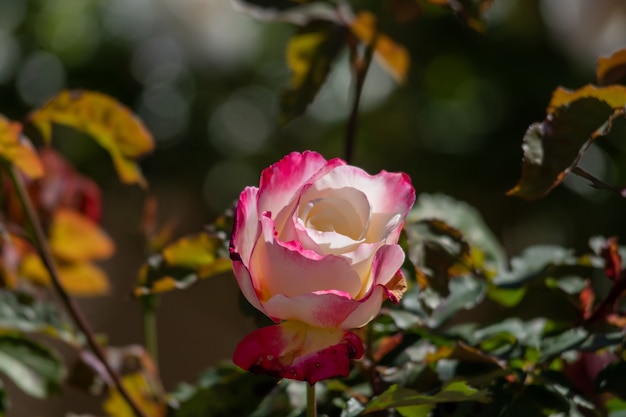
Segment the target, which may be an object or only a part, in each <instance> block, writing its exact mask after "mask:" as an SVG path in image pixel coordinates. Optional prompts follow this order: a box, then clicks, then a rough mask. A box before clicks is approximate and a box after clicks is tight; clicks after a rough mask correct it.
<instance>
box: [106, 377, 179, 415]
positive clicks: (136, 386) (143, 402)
mask: <svg viewBox="0 0 626 417" xmlns="http://www.w3.org/2000/svg"><path fill="white" fill-rule="evenodd" d="M122 384H123V385H124V388H126V389H127V390H128V392H129V394H130V396H131V397H132V398H133V400H135V402H136V404H137V406H138V407H139V408H140V409H141V410H142V411H143V412H144V414H145V415H146V416H150V417H164V416H165V413H166V411H167V410H166V406H165V403H164V402H163V401H162V400H160V398H159V397H160V395H159V393H158V390H157V389H156V388H155V387H154V386H152V385H151V384H150V382H149V381H148V380H147V379H146V377H145V376H144V375H143V374H142V373H141V372H135V373H132V374H129V375H126V376H124V377H123V378H122ZM102 408H103V409H104V411H105V412H106V413H107V415H108V416H109V417H135V414H134V413H133V411H132V410H131V409H130V407H129V406H128V404H127V403H126V401H125V400H124V398H123V397H122V396H121V395H120V394H119V392H118V391H116V390H113V389H112V390H111V392H110V393H109V397H108V398H107V399H106V400H105V401H104V404H103V405H102Z"/></svg>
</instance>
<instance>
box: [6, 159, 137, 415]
mask: <svg viewBox="0 0 626 417" xmlns="http://www.w3.org/2000/svg"><path fill="white" fill-rule="evenodd" d="M7 168H8V172H9V176H10V177H11V181H12V183H13V186H14V187H15V190H16V192H17V195H18V197H19V199H20V202H21V203H22V206H23V207H24V212H25V214H26V218H27V219H28V222H29V224H30V226H31V228H32V232H33V238H34V240H35V244H36V245H37V249H38V250H39V253H40V255H41V259H42V261H43V263H44V265H45V267H46V269H47V270H48V273H49V274H50V280H51V281H52V287H53V288H54V291H55V292H56V294H57V296H58V297H59V298H60V299H61V302H62V303H63V305H64V306H65V308H66V309H67V311H68V312H69V314H70V316H71V317H72V319H73V320H74V322H75V323H76V326H77V327H78V328H79V329H80V331H81V332H82V333H83V334H84V335H85V338H86V340H87V344H88V345H89V348H90V349H91V350H92V351H93V353H94V354H95V355H96V357H97V358H98V360H99V361H100V362H101V363H102V365H103V366H104V369H106V372H107V374H108V376H109V378H110V379H111V382H112V383H113V385H114V386H115V388H116V389H117V390H118V391H119V393H120V395H121V396H122V397H123V398H124V400H125V401H126V403H128V405H129V407H130V408H131V409H132V410H133V413H134V414H135V415H136V416H137V417H147V416H146V415H145V414H144V412H143V411H142V410H141V409H140V408H139V406H138V405H137V404H136V403H135V401H134V400H133V399H132V397H131V396H130V394H129V392H128V391H127V390H126V388H124V386H123V385H122V381H121V380H120V377H119V376H118V375H117V373H116V372H115V371H114V370H113V368H111V365H109V363H108V362H107V360H106V357H105V354H104V351H103V350H102V348H101V347H100V345H98V343H97V342H96V339H95V336H94V333H93V330H92V329H91V326H90V325H89V323H88V322H87V320H86V318H85V316H83V314H82V312H81V311H80V309H79V307H78V305H77V304H76V303H75V302H74V300H73V299H72V298H70V296H69V295H68V294H67V292H65V289H63V286H62V285H61V281H60V279H59V272H58V270H57V267H56V264H55V263H54V259H53V258H52V254H51V251H50V247H49V246H48V241H47V240H46V236H45V234H44V231H43V228H42V226H41V223H40V222H39V218H38V217H37V215H36V213H35V209H34V208H33V205H32V202H31V200H30V197H29V196H28V194H27V193H26V190H25V188H24V184H23V183H22V180H21V178H20V176H19V174H18V172H17V171H16V169H15V167H14V166H8V167H7Z"/></svg>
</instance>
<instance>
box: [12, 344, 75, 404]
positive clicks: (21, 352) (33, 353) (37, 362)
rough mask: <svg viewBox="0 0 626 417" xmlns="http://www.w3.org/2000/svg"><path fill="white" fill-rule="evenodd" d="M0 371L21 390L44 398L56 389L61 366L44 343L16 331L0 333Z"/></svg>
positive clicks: (60, 379)
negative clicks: (26, 337)
mask: <svg viewBox="0 0 626 417" xmlns="http://www.w3.org/2000/svg"><path fill="white" fill-rule="evenodd" d="M0 372H2V373H4V374H5V375H6V376H7V377H8V378H9V379H11V381H12V382H13V383H14V384H15V385H17V386H18V387H19V388H20V389H21V390H22V391H24V392H25V393H27V394H29V395H32V396H33V397H37V398H44V397H46V396H48V395H50V394H55V393H58V392H59V390H60V387H61V383H62V380H63V377H64V375H65V369H64V368H63V365H62V364H61V362H60V360H59V358H57V356H56V355H55V354H54V353H53V352H52V351H51V350H49V349H48V348H47V347H44V346H42V345H40V344H38V343H35V342H33V341H30V340H28V339H25V338H23V337H21V336H19V335H18V334H7V333H5V334H0Z"/></svg>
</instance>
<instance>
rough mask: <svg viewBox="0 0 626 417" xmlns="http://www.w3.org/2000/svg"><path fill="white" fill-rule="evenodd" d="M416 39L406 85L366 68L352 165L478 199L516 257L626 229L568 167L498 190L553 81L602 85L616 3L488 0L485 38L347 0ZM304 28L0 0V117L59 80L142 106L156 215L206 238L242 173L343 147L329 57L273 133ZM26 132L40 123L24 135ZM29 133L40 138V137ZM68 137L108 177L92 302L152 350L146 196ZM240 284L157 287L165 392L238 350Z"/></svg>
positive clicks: (622, 178) (249, 175)
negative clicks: (553, 184)
mask: <svg viewBox="0 0 626 417" xmlns="http://www.w3.org/2000/svg"><path fill="white" fill-rule="evenodd" d="M353 3H354V6H355V8H357V9H359V8H364V9H368V10H372V11H374V12H375V13H376V14H377V16H378V17H379V19H380V24H381V28H382V30H383V31H384V32H385V33H387V34H389V35H390V36H391V37H392V38H393V39H394V40H395V41H396V42H398V43H400V44H402V45H404V46H405V47H407V48H408V50H409V52H410V55H411V59H412V64H411V69H410V71H409V76H408V79H407V82H406V83H405V84H404V85H397V84H396V82H395V81H394V80H393V79H392V78H391V77H390V76H389V75H387V73H386V72H385V71H384V70H383V69H381V68H380V67H378V66H377V65H376V64H374V65H373V66H372V68H371V70H370V72H369V74H368V78H367V81H366V85H365V89H364V95H363V101H362V113H361V119H360V129H359V134H358V139H357V144H356V152H355V160H354V164H355V165H358V166H360V167H362V168H364V169H365V170H367V171H368V172H370V173H376V172H378V171H380V170H381V169H385V170H388V171H405V172H407V173H408V174H410V176H411V177H412V180H413V183H414V185H415V188H416V189H417V191H418V193H419V192H428V193H444V194H448V195H450V196H452V197H454V198H456V199H459V200H463V201H466V202H468V203H469V204H471V205H473V206H475V207H476V208H477V209H478V210H479V211H480V212H481V213H482V214H483V216H484V218H485V220H486V222H487V223H488V224H489V226H490V227H491V228H492V230H493V231H494V233H495V234H496V236H497V237H498V238H499V239H500V241H501V242H502V244H503V246H504V248H505V249H506V251H507V253H508V254H509V255H510V256H514V255H515V254H517V253H519V252H520V251H521V250H522V249H523V248H525V247H527V246H529V245H533V244H540V243H552V244H558V245H563V246H569V247H573V248H576V249H578V250H583V249H584V248H585V247H586V246H587V240H588V238H589V237H590V236H593V235H621V236H624V235H625V234H626V222H625V221H624V220H623V213H624V212H626V204H625V202H624V200H623V199H620V198H619V197H616V196H614V195H611V194H608V193H605V192H602V191H597V190H594V189H593V188H591V187H589V186H588V185H587V184H586V183H585V182H584V181H583V180H581V179H578V178H568V179H567V180H566V181H565V184H564V185H562V186H560V187H558V188H557V189H556V190H554V191H553V192H552V193H551V194H549V195H548V196H547V197H546V198H544V199H542V200H540V201H537V202H526V201H522V200H519V199H516V198H511V197H506V196H505V195H504V193H505V192H506V191H507V190H508V189H509V188H511V187H512V186H513V185H514V184H515V183H516V181H517V180H518V178H519V175H520V164H521V157H522V151H521V142H522V137H523V134H524V131H525V130H526V128H527V127H528V125H529V124H530V123H532V122H534V121H537V120H542V119H543V118H544V116H545V108H546V106H547V104H548V102H549V100H550V96H551V93H552V91H553V90H554V89H555V88H556V87H557V86H559V85H561V86H565V87H568V88H578V87H581V86H583V85H584V84H587V83H592V82H593V81H594V79H595V72H594V71H595V62H596V59H597V57H598V56H599V55H606V54H609V53H611V52H612V51H614V50H615V49H618V48H620V47H625V46H626V3H625V2H623V1H622V0H593V1H591V0H586V1H585V0H569V1H567V2H563V1H562V0H495V1H494V3H493V6H492V7H491V9H490V10H489V12H488V13H487V15H486V31H485V32H484V33H476V32H474V31H472V30H471V29H469V28H468V27H466V25H465V24H464V23H463V22H462V21H461V20H459V19H458V18H457V17H456V16H454V15H453V14H452V13H451V12H449V11H447V10H444V9H441V10H435V9H433V8H427V9H426V10H425V12H424V13H423V14H422V15H421V16H420V17H419V18H418V19H417V20H415V21H412V22H408V23H404V24H401V23H397V22H396V21H394V20H393V15H392V12H391V9H390V7H389V5H388V2H380V1H373V0H372V1H369V0H368V1H355V2H353ZM293 31H294V27H293V26H291V25H289V24H286V23H263V22H258V21H255V20H253V19H252V18H250V17H248V16H245V15H241V14H237V13H236V12H234V11H233V10H232V8H231V5H230V4H229V2H228V1H227V0H81V1H75V0H0V113H2V114H4V115H6V116H7V117H10V118H12V119H15V120H21V119H23V118H25V117H26V116H27V115H28V113H29V112H30V111H31V110H33V109H34V108H36V107H38V106H40V105H41V104H43V103H44V102H45V101H46V100H47V99H49V98H51V97H52V96H53V95H55V94H56V93H58V92H59V91H60V90H62V89H65V88H73V89H74V88H80V89H91V90H98V91H101V92H104V93H107V94H109V95H112V96H114V97H115V98H117V99H118V100H120V101H121V102H123V103H124V104H126V105H127V106H129V107H130V108H131V109H133V110H134V111H135V112H136V113H137V114H138V115H139V116H140V117H141V118H142V119H143V121H144V122H145V123H146V125H147V126H148V128H149V129H150V130H151V131H152V133H153V134H154V136H155V139H156V142H157V147H156V150H155V152H154V153H153V154H152V155H150V156H148V157H147V158H145V159H144V160H143V161H142V164H141V165H142V167H143V170H144V173H145V175H146V177H147V179H148V181H149V182H150V193H152V194H154V195H155V196H156V197H157V199H158V201H159V220H160V221H162V222H165V221H167V220H168V219H171V218H175V219H177V221H178V226H179V227H178V234H184V233H189V232H195V231H199V230H201V229H202V228H203V226H204V225H205V224H208V223H210V222H211V221H212V220H213V219H214V218H215V217H216V216H217V215H218V214H219V213H221V212H223V211H224V210H225V209H227V208H228V207H230V206H231V205H232V203H233V201H234V200H235V199H236V198H237V196H238V194H239V192H240V191H241V190H242V189H243V187H244V186H246V185H256V184H258V179H259V174H260V172H261V170H262V169H263V168H265V167H266V166H268V165H269V164H270V163H272V162H275V161H277V160H278V159H280V158H281V157H282V156H283V155H284V154H285V153H288V152H290V151H294V150H297V151H302V150H305V149H312V150H316V151H318V152H321V153H323V154H324V155H325V156H326V157H327V158H331V157H341V156H342V152H343V137H344V131H345V125H346V119H347V115H348V109H349V99H350V87H351V73H350V70H349V68H348V61H347V56H342V57H341V58H340V59H339V61H338V62H337V63H336V64H335V65H334V68H333V70H332V73H331V75H330V77H329V79H328V82H327V83H326V86H325V87H324V88H323V90H322V91H321V92H320V94H319V96H318V97H317V99H316V100H315V102H314V103H313V104H312V106H311V107H310V108H309V110H308V112H307V114H306V115H305V116H303V117H301V118H299V119H297V120H295V121H293V122H291V123H290V124H288V125H286V126H285V127H282V128H279V127H278V125H277V116H278V97H279V94H280V92H281V91H282V90H283V89H284V88H285V87H286V86H287V84H288V82H289V71H288V69H287V67H286V64H285V59H284V49H285V45H286V42H287V40H288V39H289V36H290V35H291V34H292V33H293ZM29 132H34V131H28V130H27V133H29ZM31 136H32V137H33V138H36V133H33V134H32V135H31ZM65 136H67V140H65V138H62V139H63V140H61V141H59V142H58V143H57V146H58V147H59V148H61V150H62V151H63V153H64V154H65V155H66V156H67V157H68V158H69V159H70V160H71V161H72V162H73V163H74V164H75V165H76V166H77V168H78V169H79V170H80V171H81V172H83V173H85V174H87V175H89V176H91V177H93V178H94V179H95V180H96V181H97V183H98V184H99V185H100V186H101V187H102V188H103V198H104V218H103V224H104V227H105V229H106V230H108V231H109V233H110V234H111V235H112V237H113V238H114V240H115V241H116V243H117V253H116V255H115V257H114V258H113V259H112V260H111V261H109V262H108V263H107V264H106V265H105V267H106V268H107V270H108V272H109V274H110V276H111V279H112V282H113V285H114V289H113V291H112V292H111V294H110V295H109V296H106V297H100V298H94V299H83V300H80V302H81V305H82V306H83V308H84V309H85V310H86V312H87V314H88V316H89V318H90V320H91V322H92V324H93V326H94V328H95V329H96V330H97V331H98V332H101V333H103V334H106V335H107V340H108V342H109V343H110V344H112V345H127V344H132V343H142V341H143V334H142V325H141V316H140V309H139V306H138V305H137V303H136V302H135V301H134V300H132V299H131V297H130V296H129V294H130V292H131V290H132V288H133V285H134V283H135V280H136V274H137V270H138V268H139V266H140V265H141V263H142V262H143V258H144V246H143V240H142V235H141V231H140V227H139V224H140V220H141V211H142V206H143V202H144V197H145V194H144V192H143V191H142V190H140V189H139V188H137V187H131V186H124V185H121V184H119V182H118V180H117V177H116V175H115V173H114V171H113V168H112V165H111V162H110V160H109V159H108V156H107V155H106V154H105V152H104V151H103V150H101V149H99V148H98V147H97V146H96V145H94V144H93V143H91V142H89V141H81V140H73V139H75V138H72V134H71V133H69V132H68V133H67V134H66V135H65ZM625 162H626V141H624V142H620V143H618V142H615V143H606V142H605V143H600V144H599V145H594V146H593V147H592V148H591V149H590V150H589V151H588V152H587V154H586V156H585V158H584V160H583V162H582V166H583V167H584V168H585V169H586V170H587V171H589V172H591V173H593V174H595V175H596V176H597V177H598V178H600V179H602V180H604V181H606V182H608V183H611V184H626V164H625ZM237 294H238V288H237V286H236V284H235V282H234V279H233V278H232V276H229V275H222V276H219V277H217V278H213V279H211V280H208V281H205V282H201V283H199V284H197V285H195V286H194V287H192V289H191V290H186V291H178V292H175V293H172V294H167V295H166V296H164V297H162V302H161V306H160V309H159V312H158V320H159V340H160V367H161V373H162V377H163V380H164V383H165V385H166V388H167V389H172V388H174V387H175V386H176V384H177V383H178V382H181V381H188V382H192V381H194V380H195V379H196V378H197V376H198V375H199V374H200V373H201V372H202V371H203V369H205V368H206V367H208V366H210V365H212V364H214V363H216V362H217V361H218V360H224V359H226V360H227V359H229V358H230V356H231V354H232V351H233V348H234V346H235V344H236V343H237V342H238V340H240V339H241V338H242V337H243V336H244V335H245V334H246V333H247V332H248V331H250V330H251V329H252V328H253V323H252V322H251V321H250V320H248V319H246V318H245V317H244V316H243V314H242V313H240V312H239V308H238V301H237V300H238V295H237ZM12 395H16V396H15V397H13V398H14V400H13V408H12V411H11V412H10V413H9V416H11V415H13V416H18V415H46V416H55V415H65V413H66V412H67V411H74V412H77V413H93V414H98V412H99V401H100V400H94V399H93V398H91V397H89V396H88V395H87V394H85V393H82V392H80V391H78V390H75V389H73V388H67V390H66V391H65V393H64V396H63V397H60V398H56V399H52V400H49V401H39V400H34V399H31V398H27V397H24V396H23V395H21V396H20V395H19V394H18V393H17V392H16V391H15V390H13V389H11V388H10V390H9V396H10V397H11V396H12Z"/></svg>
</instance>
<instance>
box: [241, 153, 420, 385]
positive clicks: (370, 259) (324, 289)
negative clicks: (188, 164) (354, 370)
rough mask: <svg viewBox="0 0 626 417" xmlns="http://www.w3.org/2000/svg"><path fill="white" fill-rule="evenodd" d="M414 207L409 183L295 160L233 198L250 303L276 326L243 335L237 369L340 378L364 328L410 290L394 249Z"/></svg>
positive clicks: (318, 159)
mask: <svg viewBox="0 0 626 417" xmlns="http://www.w3.org/2000/svg"><path fill="white" fill-rule="evenodd" d="M414 201H415V190H414V189H413V187H412V186H411V181H410V179H409V177H408V176H407V175H405V174H402V173H389V172H385V171H382V172H381V173H379V174H378V175H375V176H370V175H368V174H367V173H366V172H364V171H363V170H361V169H360V168H356V167H353V166H349V165H346V163H345V162H343V161H342V160H340V159H332V160H330V161H326V160H325V159H324V158H323V157H322V156H321V155H320V154H318V153H315V152H304V153H302V154H300V153H291V154H289V155H287V156H286V157H284V158H283V159H282V160H281V161H279V162H277V163H276V164H274V165H272V166H270V167H269V168H267V169H266V170H264V171H263V173H262V175H261V181H260V185H259V187H258V188H257V187H247V188H246V189H245V190H244V191H243V192H242V193H241V196H240V198H239V202H238V204H237V209H236V213H235V225H234V228H233V234H232V239H231V244H230V253H231V259H232V262H233V270H234V273H235V276H236V278H237V282H238V284H239V287H240V288H241V291H242V293H243V295H244V296H245V297H246V299H247V300H248V301H249V302H250V303H251V304H252V305H253V306H254V307H255V308H257V309H258V310H260V311H261V312H263V313H265V314H266V315H267V316H268V317H270V318H271V319H272V320H274V321H275V322H281V323H280V324H278V325H275V326H269V327H265V328H261V329H259V330H256V331H254V332H252V333H251V334H249V335H248V336H247V337H246V338H244V340H243V341H242V342H240V344H239V345H238V346H237V348H236V350H235V354H234V358H233V360H234V362H235V363H236V364H237V365H239V366H240V367H242V368H244V369H249V370H251V371H253V372H259V373H268V374H272V375H276V376H280V377H286V378H291V379H298V380H305V381H309V382H310V383H314V382H316V381H318V380H321V379H325V378H330V377H334V376H338V375H344V376H346V375H347V374H348V373H349V369H350V359H351V358H358V357H360V356H361V355H362V354H363V345H362V342H361V340H360V339H359V338H358V336H357V335H355V334H354V333H352V332H350V331H349V330H350V329H355V328H358V327H362V326H364V325H366V324H367V323H368V322H369V321H370V320H372V319H373V318H374V317H375V316H376V315H377V314H378V312H379V311H380V308H381V304H382V302H383V301H384V300H385V299H386V298H389V299H391V300H392V301H394V302H397V301H398V300H399V298H400V297H401V295H402V293H403V292H404V289H405V287H406V285H405V281H404V278H403V276H402V273H401V272H400V266H401V265H402V263H403V262H404V256H405V255H404V252H403V250H402V249H401V248H400V246H399V245H397V242H398V238H399V235H400V232H401V230H402V226H403V224H404V219H405V217H406V215H407V213H408V212H409V210H410V208H411V207H412V205H413V203H414Z"/></svg>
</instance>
